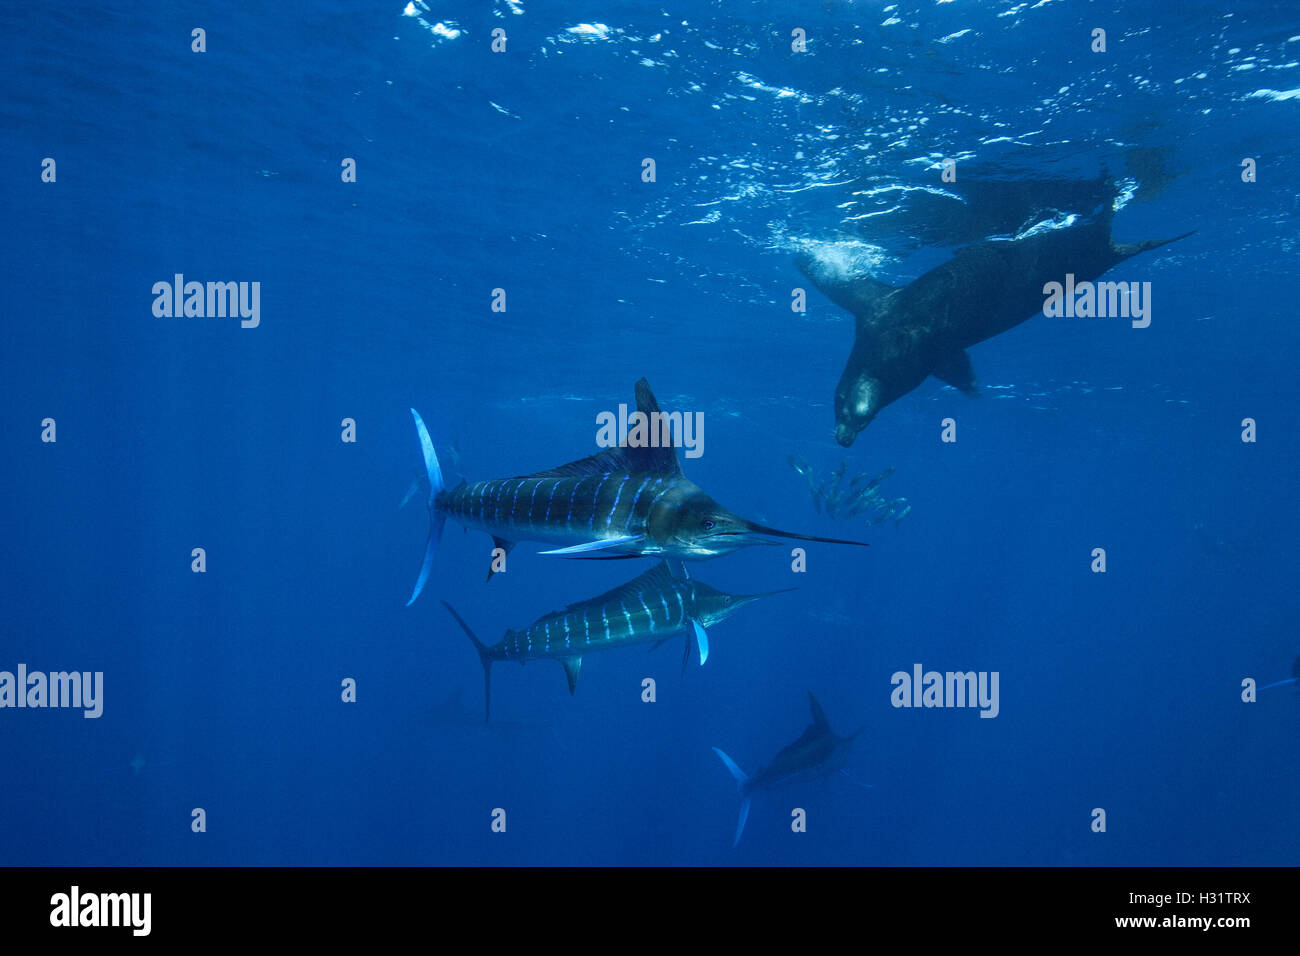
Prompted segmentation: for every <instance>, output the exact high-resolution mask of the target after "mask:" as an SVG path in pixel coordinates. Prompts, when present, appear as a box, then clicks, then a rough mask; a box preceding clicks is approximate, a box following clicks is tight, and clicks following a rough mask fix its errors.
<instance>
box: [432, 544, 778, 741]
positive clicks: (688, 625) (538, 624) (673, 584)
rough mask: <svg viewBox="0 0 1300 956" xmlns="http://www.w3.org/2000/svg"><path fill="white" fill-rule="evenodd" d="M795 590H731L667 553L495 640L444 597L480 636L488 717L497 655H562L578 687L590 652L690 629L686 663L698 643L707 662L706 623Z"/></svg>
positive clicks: (557, 657) (463, 625) (571, 688)
mask: <svg viewBox="0 0 1300 956" xmlns="http://www.w3.org/2000/svg"><path fill="white" fill-rule="evenodd" d="M793 590H794V588H783V589H782V590H780V591H768V592H766V593H764V594H725V593H723V592H722V591H718V590H716V589H714V588H711V587H709V586H708V585H707V584H705V583H704V582H703V581H698V580H695V579H693V578H691V577H690V575H689V574H688V573H687V571H686V567H685V565H683V564H682V563H681V562H680V561H673V562H668V561H663V562H660V563H659V564H658V565H656V566H655V567H653V568H651V569H650V570H649V571H647V572H645V573H644V574H642V575H640V576H638V577H636V578H633V579H632V580H631V581H628V582H627V583H626V584H623V585H621V586H619V587H616V588H614V589H613V590H612V591H607V592H605V593H604V594H601V595H599V596H597V597H594V598H589V599H587V600H586V601H579V602H577V603H576V604H570V605H569V606H568V607H566V608H564V609H563V610H561V611H555V612H553V613H551V614H547V615H545V616H543V617H540V618H538V619H537V620H536V621H534V622H533V623H532V624H530V625H528V627H526V628H524V629H523V630H519V631H506V635H505V637H503V638H501V640H500V641H498V642H497V643H496V644H493V645H491V646H488V645H486V644H484V643H483V642H482V641H480V640H479V639H478V638H477V637H476V636H475V634H474V632H473V631H472V630H470V627H469V625H468V624H466V623H465V621H464V620H463V619H462V618H461V616H460V615H459V614H457V613H456V609H455V608H453V607H452V606H451V605H450V604H448V603H447V602H446V601H443V602H442V604H443V606H444V607H445V608H446V609H447V610H448V611H450V612H451V616H452V617H454V618H455V619H456V623H457V624H459V625H460V626H461V628H462V629H463V630H464V631H465V633H466V634H467V635H468V636H469V639H470V640H471V641H473V642H474V649H475V650H477V651H478V656H479V660H481V661H482V662H483V698H484V701H483V703H484V717H485V719H487V718H490V717H491V711H492V679H491V674H492V665H493V664H494V663H496V662H497V661H518V662H519V663H520V664H526V663H528V662H529V661H540V660H548V661H559V662H560V663H561V664H563V665H564V674H565V676H566V677H567V678H568V679H569V693H570V694H572V693H573V692H574V691H575V690H576V689H577V686H578V671H579V669H580V668H581V667H582V658H583V656H584V655H586V654H591V653H594V652H596V651H605V650H611V649H613V648H616V647H627V646H629V645H631V644H642V643H646V642H649V641H654V642H655V646H656V647H657V646H658V645H659V644H662V643H663V642H664V641H666V640H668V639H669V638H672V637H676V636H677V635H678V634H685V635H686V656H685V657H683V659H682V667H683V669H685V667H686V662H687V660H689V657H690V652H691V648H692V647H695V648H696V649H697V650H698V652H699V655H700V663H701V664H703V663H704V662H705V660H707V659H708V656H709V638H708V631H707V630H706V628H708V627H711V626H713V625H714V624H717V623H718V622H720V621H724V620H726V619H727V618H729V617H730V616H731V615H732V614H734V613H736V611H738V610H739V609H740V608H742V607H744V606H745V605H746V604H749V603H751V602H753V601H757V600H758V599H759V598H761V597H767V596H769V595H772V594H783V593H784V592H785V591H793Z"/></svg>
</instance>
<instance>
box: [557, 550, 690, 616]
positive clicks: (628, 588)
mask: <svg viewBox="0 0 1300 956" xmlns="http://www.w3.org/2000/svg"><path fill="white" fill-rule="evenodd" d="M634 557H635V555H634ZM678 583H680V582H678V581H677V580H676V579H675V578H673V576H672V573H671V572H670V571H669V570H668V563H667V562H666V561H661V562H659V563H658V564H656V565H655V566H654V567H653V568H651V569H650V570H648V571H646V572H644V573H642V574H639V575H637V576H636V577H634V578H633V579H632V580H631V581H628V582H627V583H626V584H620V585H619V586H618V587H616V588H613V589H612V590H609V591H606V592H605V593H604V594H598V595H596V596H595V597H593V598H587V599H586V600H585V601H577V602H576V603H574V604H570V605H569V606H568V607H566V608H565V609H564V610H563V611H560V612H558V613H560V614H568V613H569V612H571V611H580V610H582V609H583V608H584V607H596V606H599V605H601V604H611V603H613V602H615V601H621V600H624V599H628V598H634V597H636V596H637V595H638V594H645V593H647V592H649V591H667V590H670V589H671V588H672V587H673V586H674V585H675V584H678Z"/></svg>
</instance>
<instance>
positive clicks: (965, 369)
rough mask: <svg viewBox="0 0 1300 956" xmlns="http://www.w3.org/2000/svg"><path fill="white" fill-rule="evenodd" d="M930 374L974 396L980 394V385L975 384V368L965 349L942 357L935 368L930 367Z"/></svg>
mask: <svg viewBox="0 0 1300 956" xmlns="http://www.w3.org/2000/svg"><path fill="white" fill-rule="evenodd" d="M930 374H931V375H933V376H934V377H935V378H937V379H938V380H939V381H941V382H946V383H947V384H949V385H951V386H952V387H953V388H955V389H957V390H958V391H959V392H965V393H966V394H967V395H969V396H971V397H972V398H974V397H975V396H977V395H978V394H979V387H978V386H977V385H976V384H975V368H974V367H973V366H972V365H971V362H970V356H969V355H967V354H966V352H965V351H964V350H963V351H961V352H950V353H948V354H947V355H945V356H943V357H942V358H940V359H939V361H938V362H936V363H935V364H934V368H932V369H930Z"/></svg>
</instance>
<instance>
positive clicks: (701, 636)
mask: <svg viewBox="0 0 1300 956" xmlns="http://www.w3.org/2000/svg"><path fill="white" fill-rule="evenodd" d="M691 627H692V628H693V629H694V630H695V646H696V647H698V648H699V649H700V666H701V667H703V666H704V662H705V661H707V660H708V659H709V634H708V632H707V631H705V630H704V625H703V624H701V623H700V622H699V621H697V620H695V618H691Z"/></svg>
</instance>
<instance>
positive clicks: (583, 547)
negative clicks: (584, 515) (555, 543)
mask: <svg viewBox="0 0 1300 956" xmlns="http://www.w3.org/2000/svg"><path fill="white" fill-rule="evenodd" d="M644 540H645V535H643V534H625V535H623V536H622V537H618V538H601V539H600V540H598V541H587V542H585V543H583V544H573V545H570V546H569V547H567V548H555V549H553V550H551V551H539V552H538V553H539V554H562V555H568V554H586V553H588V552H590V551H605V550H607V549H609V548H619V547H622V546H623V545H626V544H635V543H636V542H638V541H644Z"/></svg>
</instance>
